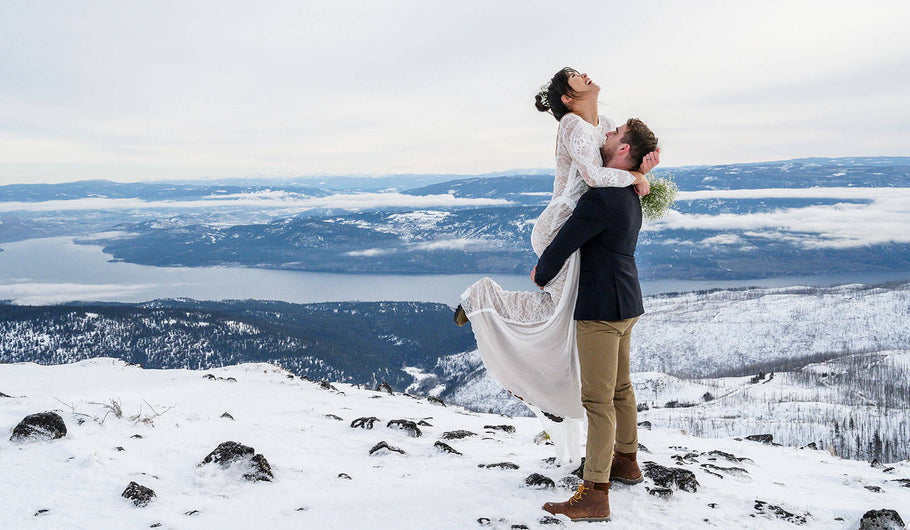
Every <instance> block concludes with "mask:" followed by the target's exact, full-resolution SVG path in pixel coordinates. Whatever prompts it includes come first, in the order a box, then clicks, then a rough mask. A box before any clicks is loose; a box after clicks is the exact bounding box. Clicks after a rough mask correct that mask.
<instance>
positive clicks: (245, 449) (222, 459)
mask: <svg viewBox="0 0 910 530" xmlns="http://www.w3.org/2000/svg"><path fill="white" fill-rule="evenodd" d="M255 453H256V450H255V449H253V448H252V447H250V446H247V445H243V444H241V443H237V442H224V443H222V444H220V445H219V446H218V447H216V448H215V450H214V451H212V452H211V453H209V454H208V455H207V456H206V457H205V458H204V459H203V460H202V463H200V464H199V465H200V466H201V465H205V464H212V463H215V464H219V465H220V466H221V467H229V466H230V465H231V464H233V463H235V462H240V461H244V460H246V461H247V462H248V465H249V471H248V472H247V473H244V475H243V478H245V479H247V480H249V481H259V480H262V481H266V482H270V481H271V480H272V478H274V477H273V475H272V466H270V465H269V461H268V460H266V459H265V457H264V456H262V455H261V454H255Z"/></svg>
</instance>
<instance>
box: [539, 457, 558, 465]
mask: <svg viewBox="0 0 910 530" xmlns="http://www.w3.org/2000/svg"><path fill="white" fill-rule="evenodd" d="M540 463H541V464H543V465H545V466H546V467H556V457H555V456H550V457H547V458H544V459H543V460H541V461H540Z"/></svg>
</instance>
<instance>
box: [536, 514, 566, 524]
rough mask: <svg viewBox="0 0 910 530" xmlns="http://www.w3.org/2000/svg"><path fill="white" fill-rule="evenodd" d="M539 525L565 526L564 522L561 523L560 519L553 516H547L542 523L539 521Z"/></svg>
mask: <svg viewBox="0 0 910 530" xmlns="http://www.w3.org/2000/svg"><path fill="white" fill-rule="evenodd" d="M538 524H542V525H548V524H558V525H559V526H563V524H562V521H560V520H559V519H557V518H555V517H553V516H552V515H545V516H544V517H543V519H541V520H540V521H538Z"/></svg>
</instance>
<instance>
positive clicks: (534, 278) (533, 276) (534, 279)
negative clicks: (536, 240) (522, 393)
mask: <svg viewBox="0 0 910 530" xmlns="http://www.w3.org/2000/svg"><path fill="white" fill-rule="evenodd" d="M531 283H533V284H534V285H537V265H534V268H533V269H531ZM537 288H538V289H540V290H543V287H541V286H539V285H537ZM519 399H521V398H519Z"/></svg>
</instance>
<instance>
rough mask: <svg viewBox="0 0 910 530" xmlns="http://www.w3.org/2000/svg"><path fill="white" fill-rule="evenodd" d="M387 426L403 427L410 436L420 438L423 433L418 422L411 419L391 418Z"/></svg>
mask: <svg viewBox="0 0 910 530" xmlns="http://www.w3.org/2000/svg"><path fill="white" fill-rule="evenodd" d="M386 427H389V428H392V427H396V428H398V429H401V430H403V431H405V432H407V433H408V436H410V437H412V438H420V437H421V436H422V435H423V433H422V432H420V428H419V427H417V424H416V423H414V422H413V421H410V420H391V421H389V423H387V424H386Z"/></svg>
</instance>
